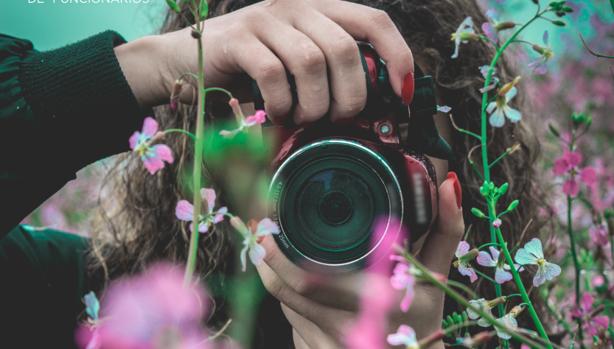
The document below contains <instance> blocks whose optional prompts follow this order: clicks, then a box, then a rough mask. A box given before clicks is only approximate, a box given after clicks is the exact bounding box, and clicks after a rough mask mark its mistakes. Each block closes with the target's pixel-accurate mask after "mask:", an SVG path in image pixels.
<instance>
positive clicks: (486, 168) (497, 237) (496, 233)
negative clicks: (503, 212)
mask: <svg viewBox="0 0 614 349" xmlns="http://www.w3.org/2000/svg"><path fill="white" fill-rule="evenodd" d="M542 13H543V12H537V13H536V14H535V16H533V18H531V19H530V20H529V21H527V22H526V23H525V24H523V25H522V26H521V27H520V28H519V29H518V30H516V31H515V32H514V34H512V35H511V36H510V37H509V38H508V39H507V40H506V41H505V43H504V44H503V45H501V47H500V48H499V49H497V51H496V53H495V56H494V57H493V59H492V61H491V62H490V65H489V68H488V73H487V74H486V79H484V87H487V86H489V85H490V82H491V79H492V75H493V72H494V68H495V66H496V65H497V62H498V61H499V59H500V58H501V55H502V54H503V52H504V51H505V49H507V47H508V46H509V45H510V44H511V43H512V42H513V41H514V40H515V39H516V37H518V35H519V34H520V33H521V32H522V31H523V30H525V29H526V28H527V27H528V26H529V25H530V24H531V23H533V22H534V21H535V20H536V19H538V18H539V17H540V16H541V14H542ZM487 105H488V93H487V92H484V93H482V111H481V131H480V133H481V137H480V141H481V145H482V147H481V148H482V149H481V151H482V166H483V172H484V181H485V182H490V165H489V161H488V147H487V146H488V115H487V112H486V107H487ZM494 204H495V203H494V201H493V199H492V198H491V199H489V200H488V219H489V228H490V238H491V242H497V241H498V242H499V244H500V246H501V250H502V251H503V254H504V255H505V259H506V261H507V263H508V264H509V266H510V267H511V272H512V276H513V277H514V282H515V283H516V286H517V287H518V290H519V291H520V294H521V296H522V300H523V301H524V302H525V303H527V308H528V311H529V315H530V316H531V319H532V320H533V323H534V325H535V327H536V328H537V331H538V333H539V335H540V336H541V338H542V339H543V340H544V342H545V343H547V345H548V348H552V344H550V339H549V338H548V334H547V333H546V330H545V329H544V326H543V325H542V323H541V321H540V319H539V316H538V315H537V312H536V311H535V308H534V307H533V304H532V303H531V300H530V299H529V295H528V294H527V291H526V289H525V287H524V284H523V283H522V279H521V278H520V276H519V274H518V272H517V271H516V268H515V266H514V261H513V260H512V257H511V255H510V252H509V250H508V249H507V244H506V242H505V240H504V238H503V235H502V234H501V230H500V229H499V228H495V227H494V226H493V224H492V223H493V221H494V220H495V219H496V217H497V215H496V211H495V205H494ZM495 292H496V293H497V297H499V296H500V294H501V286H500V285H498V284H496V285H495ZM501 309H502V307H498V310H499V313H500V314H501ZM503 311H504V310H503ZM503 346H504V347H505V348H507V347H508V346H509V343H508V342H507V341H503Z"/></svg>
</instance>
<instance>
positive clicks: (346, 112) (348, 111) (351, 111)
mask: <svg viewBox="0 0 614 349" xmlns="http://www.w3.org/2000/svg"><path fill="white" fill-rule="evenodd" d="M365 104H366V98H365V96H362V95H355V96H353V97H348V98H344V99H343V101H338V102H336V103H335V113H336V115H337V116H338V117H340V118H350V117H352V116H355V115H356V114H358V113H360V112H361V111H362V109H363V108H364V107H365Z"/></svg>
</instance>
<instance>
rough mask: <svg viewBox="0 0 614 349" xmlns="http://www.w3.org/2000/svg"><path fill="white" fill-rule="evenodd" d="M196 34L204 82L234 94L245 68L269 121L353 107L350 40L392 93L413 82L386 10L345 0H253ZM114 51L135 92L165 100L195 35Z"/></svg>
mask: <svg viewBox="0 0 614 349" xmlns="http://www.w3.org/2000/svg"><path fill="white" fill-rule="evenodd" d="M202 40H203V46H204V52H205V84H206V86H217V87H225V88H228V89H230V90H231V91H232V92H233V93H234V94H237V95H239V96H241V92H240V90H241V88H240V87H239V86H237V81H241V82H242V83H241V84H242V85H243V86H242V88H243V89H244V90H245V87H247V86H246V85H247V84H246V79H241V78H240V77H241V76H245V74H247V75H249V76H250V77H251V78H252V79H254V80H256V82H257V83H258V86H259V88H260V90H261V93H262V96H263V99H264V101H265V109H266V112H267V114H268V116H269V118H271V120H273V121H274V122H282V121H283V120H284V118H285V117H290V116H291V117H293V118H294V121H295V122H296V123H299V124H300V123H305V122H311V121H315V120H317V119H319V118H321V117H322V116H324V115H325V114H327V112H330V114H329V115H330V117H331V118H332V119H333V120H340V119H346V118H351V117H353V116H354V115H356V114H357V113H359V112H360V111H361V110H362V109H363V108H364V106H365V103H366V98H367V91H366V82H365V75H364V72H363V68H362V64H361V61H360V56H359V51H358V46H357V44H356V40H362V41H367V42H370V43H371V44H372V45H373V46H374V47H375V49H376V51H377V52H378V54H379V55H380V56H381V57H382V58H383V59H384V60H385V61H386V62H387V67H388V72H389V74H390V80H391V84H392V87H393V90H394V91H395V92H396V94H397V95H399V96H401V97H402V90H403V84H404V81H405V80H411V82H408V84H411V85H412V86H413V70H414V62H413V57H412V54H411V51H410V49H409V47H408V46H407V44H406V42H405V40H404V39H403V37H402V35H401V34H400V33H399V31H398V30H397V28H396V27H395V25H394V23H393V22H392V20H391V19H390V17H388V15H387V14H386V13H385V12H384V11H381V10H377V9H373V8H371V7H367V6H363V5H359V4H355V3H351V2H347V1H340V0H305V1H296V0H267V1H263V2H259V3H256V4H254V5H251V6H248V7H245V8H243V9H241V10H238V11H235V12H231V13H229V14H226V15H223V16H219V17H215V18H211V19H208V20H206V21H205V26H204V35H203V38H202ZM116 53H117V56H118V59H119V61H120V65H121V67H122V69H123V70H124V73H125V75H126V78H127V80H128V82H129V84H130V85H131V87H132V89H133V91H134V93H135V95H136V97H137V100H139V102H140V103H141V104H142V105H146V106H152V105H156V104H162V103H165V101H167V100H168V97H169V95H170V89H171V88H172V85H173V82H174V81H175V79H176V78H177V77H179V76H180V75H182V74H184V73H185V72H193V73H195V72H197V71H198V69H197V42H196V40H195V39H194V38H192V36H191V28H189V27H188V28H184V29H182V30H179V31H176V32H172V33H167V34H163V35H159V36H150V37H146V38H143V39H140V40H136V41H134V42H131V43H128V44H125V45H121V46H119V47H117V48H116ZM148 62H151V63H148ZM148 65H151V67H148ZM288 73H289V74H291V75H292V76H293V77H294V79H295V82H296V88H297V96H298V104H297V106H296V108H295V110H294V114H293V115H288V114H289V112H290V111H291V107H292V95H291V91H290V86H289V84H288V75H287V74H288ZM409 73H411V74H409ZM406 89H407V87H406ZM409 89H410V90H411V89H413V88H412V87H409ZM410 92H411V93H413V91H410ZM191 93H192V89H190V88H184V92H183V95H182V96H181V98H182V100H183V101H184V102H189V101H191V100H192V96H191ZM406 94H407V91H406Z"/></svg>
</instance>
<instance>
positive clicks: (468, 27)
mask: <svg viewBox="0 0 614 349" xmlns="http://www.w3.org/2000/svg"><path fill="white" fill-rule="evenodd" d="M478 38H479V37H478V35H477V34H476V33H475V30H474V29H473V19H471V17H467V18H465V19H464V20H463V21H462V23H461V24H460V25H459V26H458V28H457V29H456V32H454V33H452V36H451V39H452V41H454V53H453V54H452V57H451V58H452V59H455V58H458V49H459V47H460V44H461V43H463V44H466V43H467V42H469V40H477V39H478Z"/></svg>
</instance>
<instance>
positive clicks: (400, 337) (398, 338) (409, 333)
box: [387, 325, 420, 349]
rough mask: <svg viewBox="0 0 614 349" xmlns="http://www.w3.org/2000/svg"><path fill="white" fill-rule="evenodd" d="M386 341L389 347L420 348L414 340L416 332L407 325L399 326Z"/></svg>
mask: <svg viewBox="0 0 614 349" xmlns="http://www.w3.org/2000/svg"><path fill="white" fill-rule="evenodd" d="M387 341H388V344H390V345H402V346H403V347H404V348H406V349H418V348H420V346H418V340H417V339H416V332H415V331H414V329H413V328H411V327H409V326H407V325H401V326H399V329H398V330H397V332H395V333H393V334H389V335H388V338H387Z"/></svg>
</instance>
